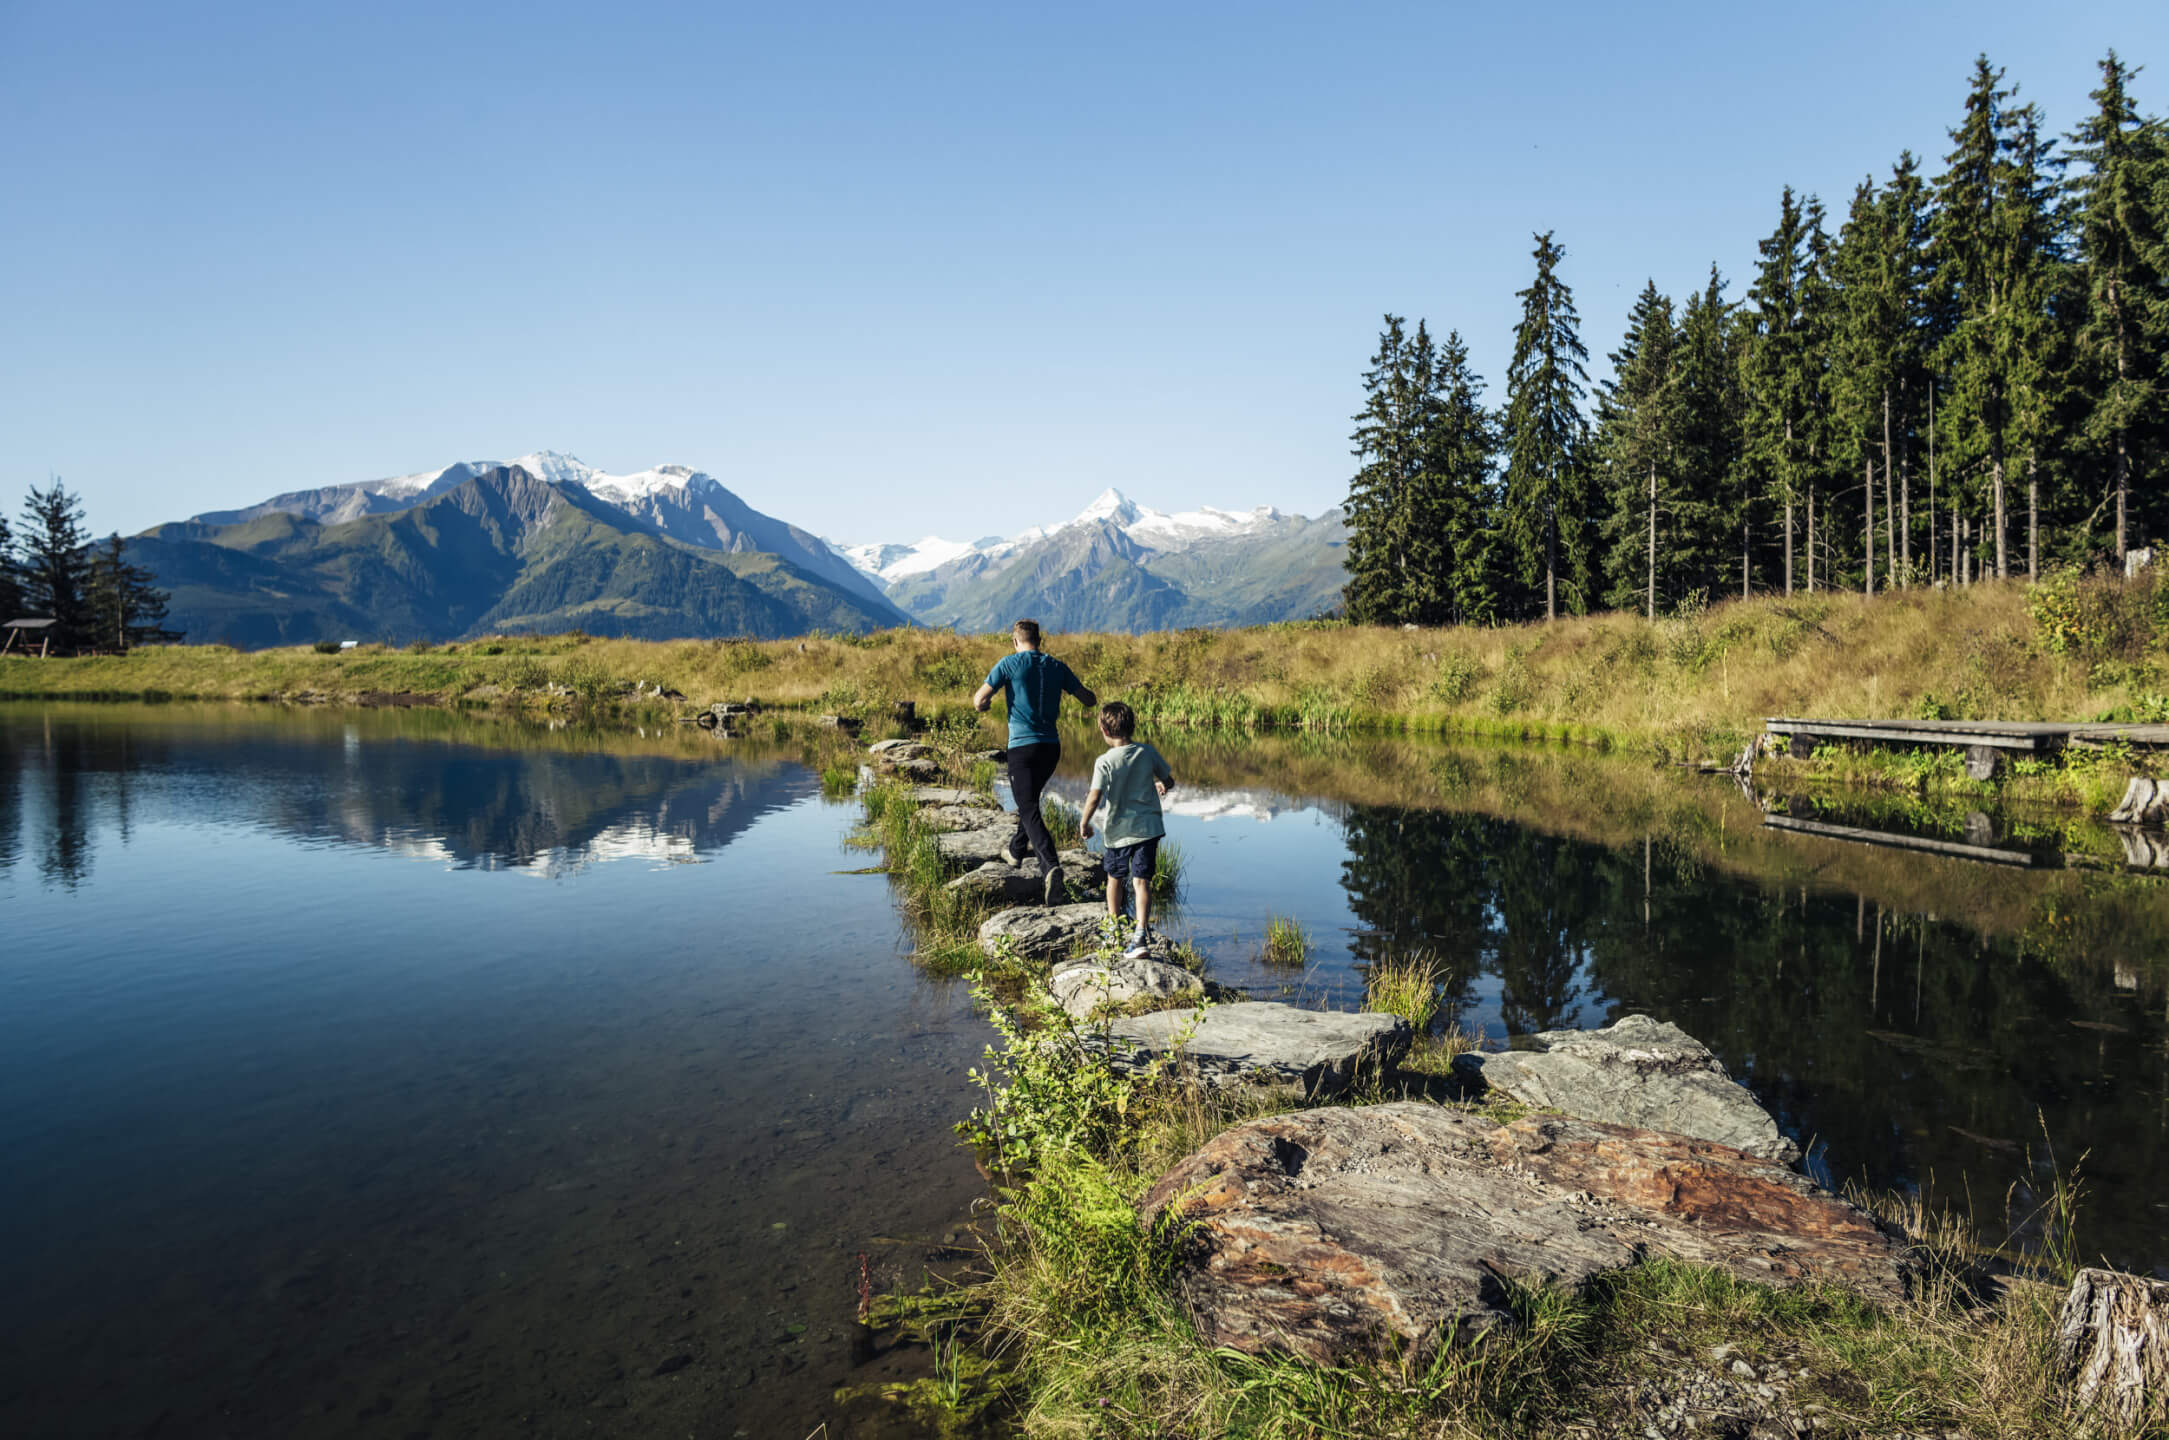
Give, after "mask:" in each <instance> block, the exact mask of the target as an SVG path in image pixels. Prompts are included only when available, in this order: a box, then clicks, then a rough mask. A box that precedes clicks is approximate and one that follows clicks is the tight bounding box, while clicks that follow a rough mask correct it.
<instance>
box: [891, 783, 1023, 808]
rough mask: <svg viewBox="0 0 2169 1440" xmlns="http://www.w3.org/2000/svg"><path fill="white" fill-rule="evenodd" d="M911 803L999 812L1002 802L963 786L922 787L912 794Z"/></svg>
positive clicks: (914, 789)
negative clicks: (956, 806) (958, 806)
mask: <svg viewBox="0 0 2169 1440" xmlns="http://www.w3.org/2000/svg"><path fill="white" fill-rule="evenodd" d="M911 803H912V804H914V805H919V806H927V805H943V806H948V805H963V806H966V807H968V808H970V809H974V810H999V809H1001V808H1002V802H1001V801H999V800H996V799H995V798H994V797H993V796H992V795H982V794H980V793H979V792H978V791H977V790H967V789H965V788H964V787H963V786H961V785H920V786H916V787H914V788H913V790H912V792H911Z"/></svg>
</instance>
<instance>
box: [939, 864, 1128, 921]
mask: <svg viewBox="0 0 2169 1440" xmlns="http://www.w3.org/2000/svg"><path fill="white" fill-rule="evenodd" d="M1055 858H1056V859H1058V860H1060V861H1061V862H1062V874H1063V876H1064V877H1065V878H1067V879H1068V881H1069V883H1070V884H1071V885H1073V886H1080V887H1082V888H1083V889H1085V890H1087V891H1094V890H1098V891H1104V890H1105V889H1106V887H1107V870H1106V867H1105V866H1104V865H1102V864H1101V863H1100V857H1099V856H1097V855H1094V854H1092V853H1090V852H1089V851H1085V850H1064V851H1063V852H1062V853H1061V854H1060V855H1058V856H1056V857H1055ZM949 888H950V889H951V890H956V891H959V892H962V893H964V894H967V895H974V896H977V897H978V898H979V899H981V900H984V901H987V902H989V903H992V904H996V905H1030V904H1032V903H1033V902H1035V901H1037V900H1039V899H1040V898H1041V897H1042V896H1044V895H1045V894H1046V886H1045V884H1044V883H1043V882H1042V881H1041V879H1040V873H1039V860H1038V858H1037V857H1036V856H1028V857H1026V859H1025V861H1024V863H1023V864H1021V865H1012V864H1010V863H1009V858H1008V856H1007V855H1004V856H1003V857H1002V858H1000V859H998V860H989V861H988V862H987V863H986V864H984V865H981V866H980V867H979V868H978V869H976V870H967V871H965V872H964V873H963V874H962V875H959V876H957V877H956V879H954V880H951V881H950V882H949ZM1102 908H1104V907H1102Z"/></svg>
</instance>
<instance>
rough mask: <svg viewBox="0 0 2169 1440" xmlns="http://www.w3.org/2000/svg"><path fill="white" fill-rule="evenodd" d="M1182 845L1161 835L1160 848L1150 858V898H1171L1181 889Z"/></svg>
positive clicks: (1163, 899)
mask: <svg viewBox="0 0 2169 1440" xmlns="http://www.w3.org/2000/svg"><path fill="white" fill-rule="evenodd" d="M1182 867H1183V853H1182V846H1180V845H1178V844H1176V843H1175V842H1174V841H1173V840H1172V839H1168V838H1165V837H1162V839H1161V841H1160V848H1159V849H1158V850H1157V851H1155V852H1154V854H1153V858H1152V898H1153V899H1155V900H1162V901H1167V900H1173V899H1174V898H1175V896H1176V893H1177V892H1178V891H1180V890H1181V889H1182Z"/></svg>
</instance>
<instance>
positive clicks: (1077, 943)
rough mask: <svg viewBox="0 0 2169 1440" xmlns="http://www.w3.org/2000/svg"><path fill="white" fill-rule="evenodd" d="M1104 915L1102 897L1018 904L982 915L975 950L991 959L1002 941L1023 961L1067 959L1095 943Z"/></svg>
mask: <svg viewBox="0 0 2169 1440" xmlns="http://www.w3.org/2000/svg"><path fill="white" fill-rule="evenodd" d="M942 838H943V839H947V838H949V837H947V836H944V837H942ZM937 843H938V842H937ZM1106 918H1107V902H1106V901H1104V900H1087V901H1083V902H1081V903H1079V904H1075V905H1029V904H1027V905H1020V906H1018V907H1017V908H1016V909H1014V910H1001V911H997V912H996V913H994V914H992V915H989V916H988V917H987V918H986V921H985V923H984V924H982V925H981V926H980V927H979V949H980V950H981V952H983V953H984V954H986V955H987V956H988V957H990V958H991V957H992V956H993V955H994V954H995V952H996V951H997V950H999V949H1000V948H1001V946H1002V944H1003V942H1005V941H1006V942H1007V943H1008V945H1009V948H1010V950H1011V951H1012V952H1013V953H1014V954H1017V955H1019V956H1022V957H1023V958H1025V959H1027V960H1068V959H1070V958H1072V957H1073V956H1076V955H1078V954H1080V953H1082V952H1084V951H1087V950H1090V949H1092V948H1093V947H1095V946H1096V945H1098V944H1099V939H1100V922H1101V921H1102V920H1105V919H1106Z"/></svg>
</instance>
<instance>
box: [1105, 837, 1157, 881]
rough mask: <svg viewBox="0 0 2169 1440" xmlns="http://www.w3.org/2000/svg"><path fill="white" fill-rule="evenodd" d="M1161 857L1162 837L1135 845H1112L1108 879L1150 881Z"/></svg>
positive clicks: (1108, 864)
mask: <svg viewBox="0 0 2169 1440" xmlns="http://www.w3.org/2000/svg"><path fill="white" fill-rule="evenodd" d="M1159 855H1160V837H1159V836H1157V835H1155V836H1153V837H1152V838H1151V839H1150V840H1140V841H1138V842H1137V843H1136V844H1135V845H1110V846H1108V847H1107V878H1108V879H1110V880H1150V879H1151V878H1152V867H1153V865H1154V864H1155V863H1156V862H1157V861H1158V859H1159Z"/></svg>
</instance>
